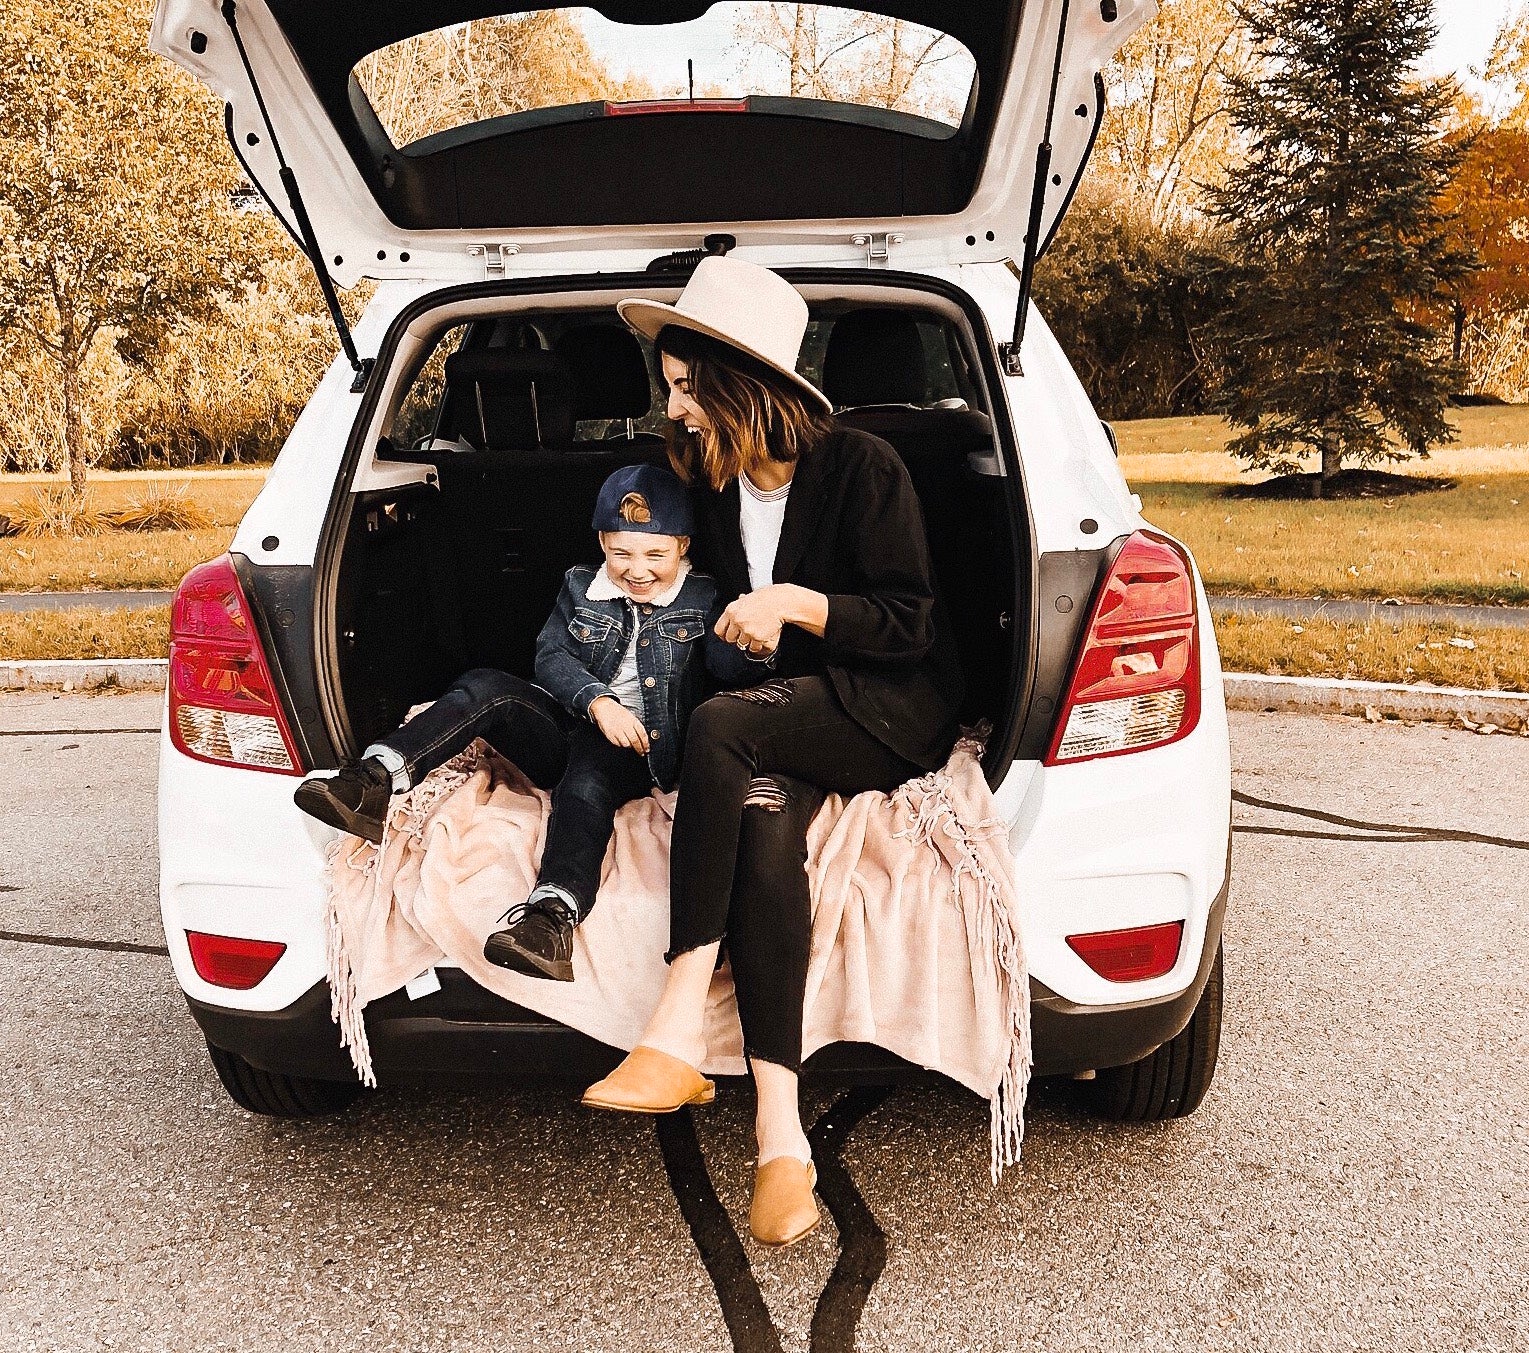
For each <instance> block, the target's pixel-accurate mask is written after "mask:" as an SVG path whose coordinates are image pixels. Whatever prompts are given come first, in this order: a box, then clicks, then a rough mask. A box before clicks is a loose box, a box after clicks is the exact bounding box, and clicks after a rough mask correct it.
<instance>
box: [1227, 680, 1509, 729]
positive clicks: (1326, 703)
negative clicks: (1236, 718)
mask: <svg viewBox="0 0 1529 1353" xmlns="http://www.w3.org/2000/svg"><path fill="white" fill-rule="evenodd" d="M1225 682H1226V703H1227V707H1228V708H1229V709H1272V710H1297V711H1305V712H1306V713H1310V714H1361V715H1367V714H1368V712H1369V711H1370V710H1374V711H1375V713H1376V714H1378V715H1380V716H1381V717H1382V718H1385V717H1388V716H1389V717H1391V718H1398V719H1433V720H1445V721H1453V720H1456V719H1460V718H1462V717H1463V718H1466V719H1469V720H1470V721H1471V722H1473V723H1493V724H1497V725H1498V726H1499V727H1518V726H1519V725H1520V724H1523V725H1525V726H1529V695H1521V694H1519V693H1517V692H1515V691H1474V690H1469V689H1467V688H1466V687H1463V686H1403V685H1399V684H1392V683H1389V682H1384V681H1347V680H1339V679H1333V678H1329V677H1289V676H1259V675H1258V674H1257V673H1254V672H1227V673H1226V674H1225Z"/></svg>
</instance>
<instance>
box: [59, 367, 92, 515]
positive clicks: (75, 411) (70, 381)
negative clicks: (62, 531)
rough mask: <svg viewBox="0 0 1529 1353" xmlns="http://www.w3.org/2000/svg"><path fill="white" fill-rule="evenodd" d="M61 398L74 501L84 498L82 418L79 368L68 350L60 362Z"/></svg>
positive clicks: (83, 436)
mask: <svg viewBox="0 0 1529 1353" xmlns="http://www.w3.org/2000/svg"><path fill="white" fill-rule="evenodd" d="M61 374H62V376H63V379H62V381H61V382H60V386H61V389H62V392H63V396H64V450H65V451H66V452H67V453H68V456H69V493H70V496H71V497H73V498H74V500H75V501H76V502H79V501H80V499H82V498H83V497H84V496H85V453H86V451H87V449H88V447H87V446H86V439H85V416H84V414H83V412H82V411H81V409H80V365H79V361H78V359H76V358H75V356H74V354H73V353H72V352H70V351H68V350H66V351H65V353H64V358H63V362H62V363H61Z"/></svg>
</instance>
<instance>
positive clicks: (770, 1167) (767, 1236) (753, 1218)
mask: <svg viewBox="0 0 1529 1353" xmlns="http://www.w3.org/2000/svg"><path fill="white" fill-rule="evenodd" d="M817 1182H818V1169H817V1166H815V1165H812V1164H810V1163H809V1162H807V1161H803V1160H798V1159H797V1158H796V1157H795V1156H776V1158H775V1159H774V1160H767V1161H765V1163H764V1164H763V1165H761V1166H760V1167H759V1170H758V1173H756V1174H755V1176H754V1201H753V1203H752V1204H751V1205H750V1207H749V1233H750V1234H751V1235H752V1236H753V1237H754V1239H755V1240H757V1241H758V1242H759V1243H760V1244H761V1245H776V1246H779V1245H795V1244H796V1242H797V1241H798V1240H801V1239H802V1238H803V1237H804V1236H807V1235H810V1234H811V1233H812V1232H813V1231H814V1230H816V1229H817V1224H818V1221H819V1220H820V1219H819V1216H818V1204H817V1200H816V1199H815V1198H814V1197H813V1196H812V1190H813V1187H814V1186H815V1185H816V1184H817Z"/></svg>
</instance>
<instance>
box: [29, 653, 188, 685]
mask: <svg viewBox="0 0 1529 1353" xmlns="http://www.w3.org/2000/svg"><path fill="white" fill-rule="evenodd" d="M168 666H169V663H168V661H167V660H166V659H164V658H71V659H66V660H61V661H58V662H0V690H4V691H29V690H44V689H48V688H53V689H59V688H62V689H64V690H66V691H99V690H119V691H162V690H163V689H164V687H165V669H166V668H167V667H168Z"/></svg>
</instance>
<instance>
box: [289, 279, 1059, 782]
mask: <svg viewBox="0 0 1529 1353" xmlns="http://www.w3.org/2000/svg"><path fill="white" fill-rule="evenodd" d="M779 271H780V274H781V276H782V277H784V278H785V279H786V280H787V281H789V282H791V283H793V284H796V285H801V286H843V285H845V284H846V283H850V282H852V283H853V284H854V285H856V286H865V285H868V284H869V285H874V286H885V287H896V288H899V289H902V290H908V291H922V292H925V293H927V294H929V295H931V296H938V297H940V298H941V299H943V300H946V301H948V302H950V303H951V304H953V305H954V306H956V308H957V309H959V310H960V311H961V313H962V314H963V315H964V316H965V317H966V320H967V323H968V324H969V325H970V326H971V328H972V332H973V335H974V336H975V338H976V340H977V349H978V351H977V352H975V353H973V354H969V355H970V356H972V357H974V358H975V359H976V361H977V363H978V365H979V366H980V367H981V369H982V371H983V374H984V377H985V380H986V383H987V387H988V392H989V396H990V398H989V405H990V407H989V410H988V412H989V414H990V415H991V417H992V419H993V427H994V432H995V436H994V444H995V449H996V450H997V452H998V455H999V456H1000V458H1001V460H1002V463H1003V466H1004V471H1005V473H1004V475H1003V479H1004V483H1005V495H1006V501H1007V504H1008V516H1009V528H1010V550H1011V553H1012V555H1013V559H1014V589H1015V601H1014V607H1015V609H1014V614H1015V617H1016V623H1015V624H1014V625H1013V627H1012V647H1011V650H1010V654H1009V670H1010V671H1011V673H1013V677H1014V680H1013V681H1012V683H1011V687H1010V695H1009V704H1008V707H1007V708H1006V709H1005V710H1004V712H1003V717H1002V720H1001V722H999V723H998V725H997V728H996V730H995V736H994V737H992V738H990V739H989V741H988V746H987V750H986V753H985V754H984V756H983V770H984V771H985V773H986V775H987V778H988V781H989V783H991V784H995V785H996V784H997V783H998V781H999V780H1000V779H1001V778H1002V776H1003V774H1004V772H1005V771H1007V770H1008V768H1009V765H1010V763H1011V762H1012V761H1013V760H1014V759H1015V757H1016V756H1017V755H1018V753H1019V748H1020V744H1021V733H1022V728H1021V724H1022V718H1021V715H1022V713H1023V712H1024V711H1027V710H1028V708H1029V704H1030V699H1031V694H1032V690H1033V688H1034V683H1035V660H1036V650H1037V648H1038V646H1039V641H1040V639H1039V628H1040V620H1039V616H1040V612H1039V607H1038V606H1037V605H1036V604H1035V603H1034V599H1035V598H1036V597H1038V596H1039V595H1040V589H1039V577H1038V572H1039V568H1038V556H1037V552H1036V542H1035V523H1034V521H1033V520H1032V518H1031V515H1030V511H1029V494H1028V492H1027V491H1026V487H1025V471H1024V464H1023V462H1022V460H1021V459H1020V456H1019V441H1018V437H1017V435H1016V431H1015V428H1014V425H1013V422H1012V420H1011V418H1010V410H1009V402H1008V399H1007V397H1006V395H1005V393H1004V390H1005V387H1004V383H1003V374H1002V372H1001V371H1000V369H999V367H998V361H997V346H996V344H995V343H994V341H993V335H992V331H991V329H989V327H988V323H987V317H986V316H985V315H984V314H983V313H982V308H981V307H980V306H979V305H978V304H977V302H976V301H975V300H974V299H973V298H972V297H971V296H970V295H968V294H967V293H966V292H965V291H963V290H962V289H961V288H960V287H957V286H955V285H953V284H951V283H948V282H945V281H943V280H941V279H938V278H931V277H925V276H922V275H920V274H916V273H904V272H895V271H892V270H889V269H888V270H883V269H877V270H875V271H871V270H866V271H864V272H860V271H855V272H847V271H846V270H845V269H843V268H782V269H780V270H779ZM652 285H653V278H652V276H651V275H648V274H645V273H590V274H575V275H573V276H561V277H537V278H523V279H522V278H517V279H514V280H512V281H495V282H476V283H466V284H463V285H460V286H452V287H443V288H441V289H440V290H437V291H432V292H430V293H429V294H427V295H425V296H421V297H420V298H419V299H418V300H416V301H414V302H412V303H411V304H409V305H407V306H405V307H404V308H403V309H402V310H401V311H399V313H398V315H397V316H396V317H395V318H394V320H393V322H392V323H391V324H390V325H389V326H388V330H387V333H386V334H384V335H383V339H382V342H381V344H380V345H379V346H378V350H377V356H376V363H377V366H378V367H379V368H381V369H382V370H383V371H386V370H388V369H389V367H390V365H391V363H392V359H393V354H394V352H395V350H396V349H397V347H398V343H399V340H400V337H401V336H402V334H403V333H404V332H405V331H406V330H407V329H408V327H409V326H410V325H411V324H413V323H414V322H415V320H417V319H419V318H420V317H421V316H422V315H425V314H428V313H429V312H430V311H432V310H437V309H440V308H442V307H445V306H449V305H454V304H457V303H458V302H461V301H471V300H480V299H483V298H485V297H500V296H502V297H513V296H554V295H557V294H559V293H561V292H569V291H581V292H588V291H595V290H602V289H603V290H609V291H612V292H620V291H627V290H632V291H638V290H643V289H646V288H648V287H651V286H652ZM386 384H387V382H386V381H383V380H374V381H372V382H371V383H370V385H369V386H368V388H367V389H366V390H365V391H364V392H363V393H362V395H361V401H360V405H359V407H358V409H357V411H356V417H355V422H354V423H353V425H352V428H351V434H350V437H349V439H348V440H347V442H346V446H345V454H344V457H343V458H342V460H341V462H340V466H339V470H338V472H337V473H336V475H335V479H334V484H333V486H332V488H331V490H330V498H329V506H328V509H327V510H326V512H325V516H324V525H323V528H322V530H321V531H320V535H319V545H318V550H317V553H316V556H315V561H314V569H315V579H316V582H315V591H314V606H313V608H312V616H313V631H314V634H313V643H314V654H315V659H316V666H317V667H318V669H319V673H320V674H319V677H318V694H319V700H320V709H321V711H322V713H323V718H324V722H325V726H326V729H327V731H328V734H329V741H330V745H331V746H333V747H334V748H335V749H336V750H337V752H339V753H342V754H349V753H354V752H355V751H356V750H358V749H357V746H356V739H355V735H354V733H353V731H352V729H351V727H350V721H349V718H348V716H347V714H346V711H345V709H344V705H343V701H342V700H341V699H340V694H339V693H340V673H339V662H338V647H337V645H336V644H335V642H334V635H333V630H334V615H335V606H336V588H337V582H338V573H339V562H340V555H341V552H342V547H343V544H344V540H345V523H346V512H347V509H348V506H349V504H350V500H351V498H352V496H353V495H352V494H351V493H350V484H351V482H352V480H353V479H354V478H355V473H356V466H357V464H358V462H359V461H360V458H361V455H362V453H363V450H364V435H365V432H366V429H367V428H368V427H369V426H370V424H371V421H372V418H373V416H374V414H375V412H376V408H377V403H378V400H379V399H380V398H381V392H382V389H383V387H384V386H385V385H386ZM1021 531H1023V534H1022V533H1021ZM1021 619H1022V620H1023V622H1024V623H1023V626H1021V624H1020V623H1018V622H1019V621H1020V620H1021Z"/></svg>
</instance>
